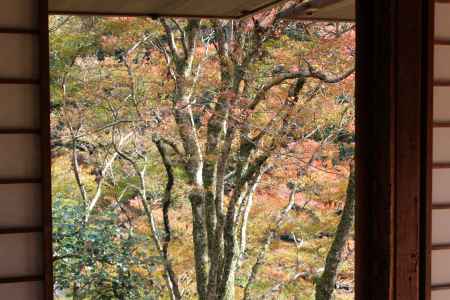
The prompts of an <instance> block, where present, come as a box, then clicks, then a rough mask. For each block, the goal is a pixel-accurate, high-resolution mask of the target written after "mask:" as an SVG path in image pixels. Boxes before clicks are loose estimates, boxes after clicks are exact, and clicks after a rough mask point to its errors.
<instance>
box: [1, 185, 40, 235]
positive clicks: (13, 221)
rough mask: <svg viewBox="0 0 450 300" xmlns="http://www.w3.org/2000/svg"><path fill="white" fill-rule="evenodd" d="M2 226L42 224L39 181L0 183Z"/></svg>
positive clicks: (15, 226) (14, 226) (34, 225)
mask: <svg viewBox="0 0 450 300" xmlns="http://www.w3.org/2000/svg"><path fill="white" fill-rule="evenodd" d="M0 206H1V208H2V209H0V228H18V227H36V226H40V225H42V200H41V186H40V184H39V183H29V184H24V183H21V184H1V185H0Z"/></svg>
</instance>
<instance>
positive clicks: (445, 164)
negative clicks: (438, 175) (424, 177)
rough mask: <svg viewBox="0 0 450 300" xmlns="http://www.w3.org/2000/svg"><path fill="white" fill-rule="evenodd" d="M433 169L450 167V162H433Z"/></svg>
mask: <svg viewBox="0 0 450 300" xmlns="http://www.w3.org/2000/svg"><path fill="white" fill-rule="evenodd" d="M433 169H450V162H438V163H433Z"/></svg>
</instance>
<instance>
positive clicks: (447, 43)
mask: <svg viewBox="0 0 450 300" xmlns="http://www.w3.org/2000/svg"><path fill="white" fill-rule="evenodd" d="M434 44H435V45H436V46H450V40H447V39H445V40H444V39H436V40H434Z"/></svg>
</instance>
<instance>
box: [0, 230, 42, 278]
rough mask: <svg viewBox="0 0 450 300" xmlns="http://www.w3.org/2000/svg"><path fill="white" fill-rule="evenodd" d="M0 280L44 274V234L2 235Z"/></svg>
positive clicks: (0, 237)
mask: <svg viewBox="0 0 450 300" xmlns="http://www.w3.org/2000/svg"><path fill="white" fill-rule="evenodd" d="M0 257H1V258H2V261H1V263H0V278H7V277H20V276H36V275H40V274H42V261H43V260H42V233H40V232H36V233H22V234H2V235H0Z"/></svg>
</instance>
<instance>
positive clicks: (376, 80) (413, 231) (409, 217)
mask: <svg viewBox="0 0 450 300" xmlns="http://www.w3.org/2000/svg"><path fill="white" fill-rule="evenodd" d="M39 2H40V33H41V55H40V58H41V63H40V66H41V120H42V121H41V122H42V123H41V131H42V135H41V137H42V140H41V141H42V149H41V150H42V165H43V168H42V186H43V225H44V266H45V270H44V272H45V276H44V281H45V284H44V286H45V288H44V297H43V299H46V300H51V299H53V276H52V231H51V214H52V212H51V174H50V167H51V165H50V146H49V145H50V134H49V133H50V122H49V120H50V97H49V88H48V87H49V75H48V66H49V59H48V18H47V16H48V14H47V12H48V4H47V1H43V0H41V1H39ZM356 2H357V7H356V15H357V18H356V20H357V25H358V26H357V58H356V72H357V76H358V79H357V82H356V138H357V144H356V158H355V159H356V176H357V208H356V275H355V281H356V283H355V286H356V288H355V294H356V299H357V300H371V299H373V300H385V299H386V300H388V299H396V300H419V299H429V295H430V272H429V266H430V240H429V239H430V212H431V210H430V203H431V201H429V200H430V195H431V190H430V188H431V179H430V178H431V153H432V152H431V134H432V131H431V123H432V121H431V119H432V118H431V117H432V115H431V114H432V104H431V102H432V101H431V99H432V79H431V77H432V51H433V50H432V49H433V48H432V47H430V44H432V43H431V41H433V29H432V28H433V9H434V1H422V0H377V1H356ZM44 12H45V13H44ZM85 14H87V13H85Z"/></svg>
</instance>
